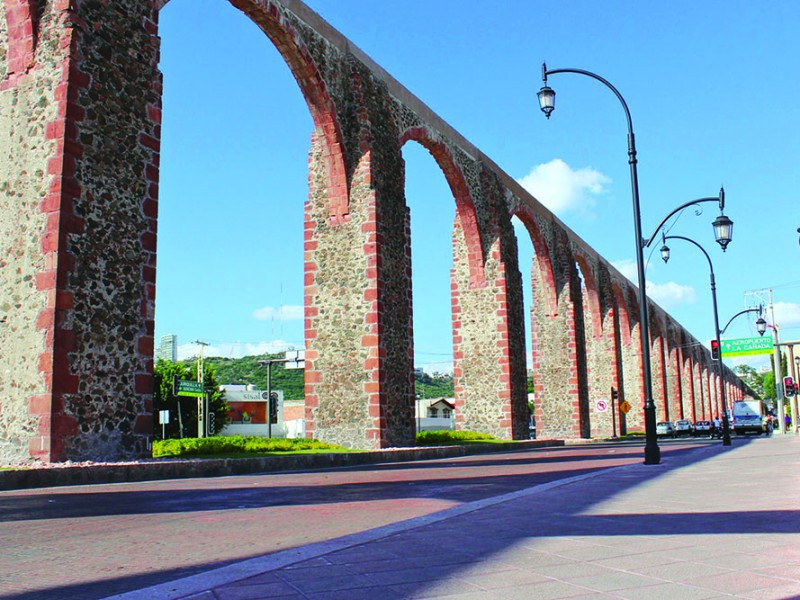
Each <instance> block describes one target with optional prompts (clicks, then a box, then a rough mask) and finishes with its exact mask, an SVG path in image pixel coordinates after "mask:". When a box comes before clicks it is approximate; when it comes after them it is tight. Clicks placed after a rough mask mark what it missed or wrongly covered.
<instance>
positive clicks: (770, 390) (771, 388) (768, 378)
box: [763, 371, 778, 398]
mask: <svg viewBox="0 0 800 600" xmlns="http://www.w3.org/2000/svg"><path fill="white" fill-rule="evenodd" d="M763 388H764V398H777V397H778V396H777V392H776V390H775V373H773V372H772V371H770V372H769V373H767V374H766V375H764V382H763Z"/></svg>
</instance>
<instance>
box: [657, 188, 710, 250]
mask: <svg viewBox="0 0 800 600" xmlns="http://www.w3.org/2000/svg"><path fill="white" fill-rule="evenodd" d="M701 202H718V203H719V210H720V212H722V211H723V210H725V188H719V197H717V198H711V197H709V198H698V199H697V200H691V201H690V202H686V203H685V204H681V205H680V206H679V207H678V208H676V209H675V210H673V211H672V212H671V213H669V214H668V215H667V216H666V217H664V218H663V219H662V220H661V223H659V224H658V227H656V228H655V230H654V231H653V235H651V236H650V239H648V240H647V241H645V240H644V239H642V248H649V247H650V244H652V243H653V240H654V239H656V236H657V235H658V232H659V231H660V230H661V228H662V227H663V226H664V223H666V222H667V221H669V219H670V218H671V217H672V216H673V215H675V214H676V213H678V212H680V211H682V210H683V209H684V208H687V207H689V206H693V205H695V204H700V203H701Z"/></svg>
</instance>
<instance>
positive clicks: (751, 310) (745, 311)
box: [719, 306, 766, 335]
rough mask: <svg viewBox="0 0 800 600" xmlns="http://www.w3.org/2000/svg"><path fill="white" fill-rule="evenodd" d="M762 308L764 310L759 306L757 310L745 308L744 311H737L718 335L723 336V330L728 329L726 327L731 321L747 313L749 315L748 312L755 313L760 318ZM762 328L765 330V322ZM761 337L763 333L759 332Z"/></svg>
mask: <svg viewBox="0 0 800 600" xmlns="http://www.w3.org/2000/svg"><path fill="white" fill-rule="evenodd" d="M763 308H764V307H762V306H759V307H758V308H746V309H744V310H742V311H739V312H738V313H736V314H735V315H733V316H732V317H731V318H730V321H728V322H727V323H726V324H725V327H723V328H722V331H720V332H719V334H720V335H722V334H724V333H725V330H726V329H727V328H728V326H729V325H730V324H731V323H733V320H734V319H735V318H736V317H741V316H742V315H744V314H747V313H750V312H757V313H758V316H759V317H760V316H761V313H762V312H763ZM764 327H765V329H766V322H765V323H764ZM761 335H764V332H763V331H762V332H761Z"/></svg>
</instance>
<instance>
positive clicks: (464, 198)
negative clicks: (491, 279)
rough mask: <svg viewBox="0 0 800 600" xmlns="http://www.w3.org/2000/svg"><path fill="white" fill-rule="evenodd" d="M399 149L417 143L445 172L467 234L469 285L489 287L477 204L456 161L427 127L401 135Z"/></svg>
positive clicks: (463, 230) (411, 129)
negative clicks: (410, 142)
mask: <svg viewBox="0 0 800 600" xmlns="http://www.w3.org/2000/svg"><path fill="white" fill-rule="evenodd" d="M399 141H400V147H401V148H402V146H404V145H405V144H406V142H409V141H414V142H417V143H418V144H420V145H421V146H422V147H423V148H425V149H426V150H427V151H428V152H429V153H430V155H431V156H432V157H433V159H434V160H435V161H436V164H437V165H438V166H439V168H440V169H441V171H442V174H443V175H444V177H445V179H446V180H447V184H448V185H449V186H450V191H451V192H452V193H453V200H455V203H456V214H457V215H458V221H459V223H460V225H461V231H462V232H463V234H464V241H465V243H466V245H467V253H468V261H469V273H470V285H471V286H474V287H482V286H485V285H486V276H485V273H484V267H483V265H484V260H485V256H484V251H483V244H482V243H481V233H480V230H479V228H478V217H477V214H476V212H475V202H474V201H473V199H472V195H471V194H470V191H469V187H468V186H467V182H466V180H465V178H464V174H463V173H462V172H461V169H459V167H458V166H457V165H456V161H455V160H454V159H453V157H452V155H451V154H450V152H449V151H448V149H447V146H445V145H444V144H443V143H442V142H438V141H434V140H433V139H432V138H431V136H430V133H429V132H428V130H427V129H425V128H424V127H411V128H409V129H406V130H405V131H404V132H403V133H402V134H401V135H400V140H399Z"/></svg>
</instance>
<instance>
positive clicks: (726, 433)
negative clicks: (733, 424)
mask: <svg viewBox="0 0 800 600" xmlns="http://www.w3.org/2000/svg"><path fill="white" fill-rule="evenodd" d="M662 239H663V241H664V244H663V245H662V246H661V258H663V259H664V262H667V261H668V260H669V248H668V247H667V240H683V241H685V242H689V243H690V244H694V245H695V246H696V247H697V248H699V249H700V252H702V253H703V256H705V257H706V260H707V261H708V268H709V271H710V272H711V300H712V303H713V305H714V335H715V339H716V342H717V348H718V349H720V351H721V347H720V339H719V336H720V330H719V313H718V312H717V286H716V283H715V281H714V265H713V264H712V263H711V257H710V256H709V255H708V252H706V251H705V249H704V248H703V247H702V246H701V245H700V244H698V243H697V242H695V241H694V240H693V239H691V238H687V237H683V236H681V235H669V236H663V235H662ZM712 358H713V357H712ZM715 360H716V362H717V377H718V378H719V395H720V400H721V401H722V444H723V445H724V446H730V445H731V428H730V423H729V422H728V399H727V395H726V392H725V372H724V369H723V365H722V356H718V357H717V358H716V359H715Z"/></svg>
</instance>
